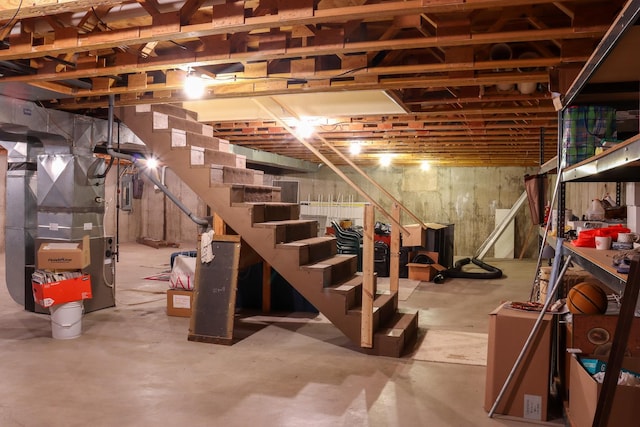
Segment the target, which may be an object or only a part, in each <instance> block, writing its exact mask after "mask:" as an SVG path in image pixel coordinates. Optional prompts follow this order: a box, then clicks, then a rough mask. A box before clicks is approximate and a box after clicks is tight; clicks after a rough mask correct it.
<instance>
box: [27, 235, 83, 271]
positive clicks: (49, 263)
mask: <svg viewBox="0 0 640 427" xmlns="http://www.w3.org/2000/svg"><path fill="white" fill-rule="evenodd" d="M89 247H90V243H89V236H84V237H83V238H82V242H68V241H59V242H46V243H42V244H41V245H40V247H39V248H38V252H37V261H36V268H38V269H41V270H80V269H83V268H85V267H87V266H88V265H89V264H91V253H90V251H89Z"/></svg>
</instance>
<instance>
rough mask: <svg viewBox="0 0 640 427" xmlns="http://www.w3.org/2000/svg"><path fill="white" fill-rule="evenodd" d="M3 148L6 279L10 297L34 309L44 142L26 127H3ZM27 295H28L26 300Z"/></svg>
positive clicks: (0, 132)
mask: <svg viewBox="0 0 640 427" xmlns="http://www.w3.org/2000/svg"><path fill="white" fill-rule="evenodd" d="M0 145H2V146H3V147H4V148H5V149H6V150H7V186H6V197H7V200H8V201H10V203H6V217H5V221H6V224H5V248H6V250H5V263H6V265H7V268H6V269H5V279H6V283H7V289H8V291H9V295H11V298H13V300H14V301H15V302H17V303H18V304H20V305H23V306H25V307H26V308H33V297H32V293H31V273H32V272H33V269H34V265H35V238H36V235H37V222H36V206H37V199H36V187H37V183H36V180H37V175H36V169H37V167H36V161H37V156H38V155H39V154H40V153H42V151H43V147H42V143H41V142H40V140H39V139H38V138H37V137H34V135H33V134H31V133H30V132H29V129H28V128H26V127H24V126H15V125H11V124H0ZM25 296H28V298H26V297H25Z"/></svg>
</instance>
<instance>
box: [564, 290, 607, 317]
mask: <svg viewBox="0 0 640 427" xmlns="http://www.w3.org/2000/svg"><path fill="white" fill-rule="evenodd" d="M607 304H608V301H607V294H606V293H605V292H604V291H603V290H602V288H601V287H600V286H598V285H594V284H593V283H587V282H581V283H578V284H576V285H575V286H574V287H572V288H571V289H569V293H568V294H567V307H568V308H569V311H570V312H571V313H574V314H604V312H605V311H607Z"/></svg>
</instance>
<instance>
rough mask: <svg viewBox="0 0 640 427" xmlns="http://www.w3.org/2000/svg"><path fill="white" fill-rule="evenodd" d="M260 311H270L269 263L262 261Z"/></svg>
mask: <svg viewBox="0 0 640 427" xmlns="http://www.w3.org/2000/svg"><path fill="white" fill-rule="evenodd" d="M262 312H263V313H271V265H270V264H269V263H268V262H267V261H264V260H263V261H262Z"/></svg>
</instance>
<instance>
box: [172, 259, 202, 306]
mask: <svg viewBox="0 0 640 427" xmlns="http://www.w3.org/2000/svg"><path fill="white" fill-rule="evenodd" d="M195 270H196V258H195V257H193V256H191V255H177V256H176V257H175V258H173V263H172V268H171V276H170V279H169V289H167V315H168V316H177V317H191V307H192V306H193V289H194V285H195V283H194V282H195Z"/></svg>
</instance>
